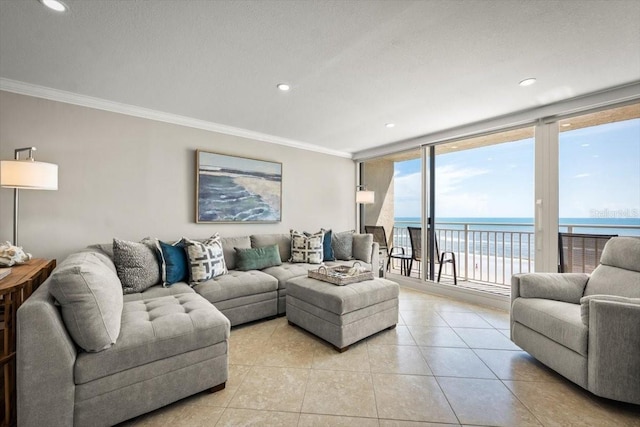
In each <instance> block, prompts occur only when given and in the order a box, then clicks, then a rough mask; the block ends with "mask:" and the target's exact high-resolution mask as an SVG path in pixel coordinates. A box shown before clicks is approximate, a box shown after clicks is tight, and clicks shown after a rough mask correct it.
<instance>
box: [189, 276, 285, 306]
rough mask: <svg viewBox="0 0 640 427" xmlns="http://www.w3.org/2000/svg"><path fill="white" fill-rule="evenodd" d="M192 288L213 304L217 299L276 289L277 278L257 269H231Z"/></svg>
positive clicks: (221, 299) (222, 299)
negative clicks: (227, 272)
mask: <svg viewBox="0 0 640 427" xmlns="http://www.w3.org/2000/svg"><path fill="white" fill-rule="evenodd" d="M193 289H194V290H195V291H196V292H197V293H199V294H200V295H202V296H203V297H205V298H206V299H207V301H209V302H211V303H213V304H215V303H216V302H218V301H225V300H228V299H233V298H240V297H244V296H247V295H255V294H259V293H263V292H272V291H275V290H276V289H278V280H276V278H275V277H273V276H270V275H268V274H265V273H263V272H261V271H257V270H251V271H238V270H231V271H229V274H225V275H224V276H218V277H216V278H214V279H211V280H207V281H206V282H203V283H199V284H197V285H195V286H194V287H193Z"/></svg>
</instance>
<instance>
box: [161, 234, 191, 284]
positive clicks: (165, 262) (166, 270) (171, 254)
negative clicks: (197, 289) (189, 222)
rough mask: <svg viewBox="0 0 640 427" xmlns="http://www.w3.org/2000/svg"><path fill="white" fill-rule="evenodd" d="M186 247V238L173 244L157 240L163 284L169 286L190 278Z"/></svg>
mask: <svg viewBox="0 0 640 427" xmlns="http://www.w3.org/2000/svg"><path fill="white" fill-rule="evenodd" d="M184 247H185V243H184V239H180V240H178V241H177V242H175V243H174V244H172V245H170V244H168V243H165V242H161V241H160V240H156V249H157V253H158V259H159V261H160V275H161V276H162V286H164V287H167V286H171V285H173V284H174V283H177V282H186V281H187V280H189V261H188V260H187V253H186V252H185V250H184Z"/></svg>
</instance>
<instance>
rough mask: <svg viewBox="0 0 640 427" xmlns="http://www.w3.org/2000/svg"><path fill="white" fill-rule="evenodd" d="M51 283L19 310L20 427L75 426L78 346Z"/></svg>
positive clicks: (18, 397)
mask: <svg viewBox="0 0 640 427" xmlns="http://www.w3.org/2000/svg"><path fill="white" fill-rule="evenodd" d="M49 283H50V280H49V279H48V280H47V281H45V283H43V284H42V286H40V287H39V288H38V289H37V290H36V291H35V292H34V293H33V295H31V297H29V298H28V299H27V300H26V301H25V302H24V304H22V306H20V308H19V309H18V314H17V324H16V328H17V342H16V344H17V363H16V383H17V387H16V388H17V412H18V425H20V426H43V425H68V426H71V425H73V412H74V401H75V384H74V381H73V369H74V364H75V361H76V354H77V351H76V346H75V344H74V343H73V341H72V340H71V338H70V337H69V334H68V333H67V330H66V328H65V326H64V323H63V321H62V316H61V315H60V310H59V309H58V307H57V306H56V305H55V303H54V300H53V297H51V295H50V294H49Z"/></svg>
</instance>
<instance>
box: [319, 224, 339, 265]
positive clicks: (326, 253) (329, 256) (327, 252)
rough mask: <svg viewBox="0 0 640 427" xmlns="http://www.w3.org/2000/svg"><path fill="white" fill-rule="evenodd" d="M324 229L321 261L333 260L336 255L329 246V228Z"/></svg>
mask: <svg viewBox="0 0 640 427" xmlns="http://www.w3.org/2000/svg"><path fill="white" fill-rule="evenodd" d="M322 231H324V241H323V242H322V251H323V252H322V260H323V261H335V260H336V257H335V255H334V254H333V248H332V247H331V230H325V229H324V228H323V229H322Z"/></svg>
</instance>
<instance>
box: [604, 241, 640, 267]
mask: <svg viewBox="0 0 640 427" xmlns="http://www.w3.org/2000/svg"><path fill="white" fill-rule="evenodd" d="M600 263H601V264H604V265H609V266H611V267H618V268H623V269H625V270H631V271H637V272H640V237H613V238H611V239H609V241H607V244H606V245H605V246H604V249H603V250H602V255H601V256H600Z"/></svg>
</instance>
